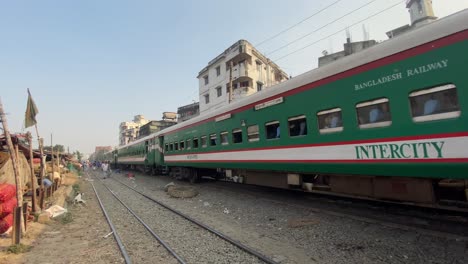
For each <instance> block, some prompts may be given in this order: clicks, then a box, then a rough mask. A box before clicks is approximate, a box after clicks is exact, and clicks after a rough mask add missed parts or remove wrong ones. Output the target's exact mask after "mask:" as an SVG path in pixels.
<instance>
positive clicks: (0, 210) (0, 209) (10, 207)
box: [0, 197, 18, 217]
mask: <svg viewBox="0 0 468 264" xmlns="http://www.w3.org/2000/svg"><path fill="white" fill-rule="evenodd" d="M17 203H18V201H17V200H16V198H15V197H13V198H11V199H10V200H8V201H6V202H4V203H0V217H3V216H6V215H8V214H11V213H13V211H15V207H16V204H17Z"/></svg>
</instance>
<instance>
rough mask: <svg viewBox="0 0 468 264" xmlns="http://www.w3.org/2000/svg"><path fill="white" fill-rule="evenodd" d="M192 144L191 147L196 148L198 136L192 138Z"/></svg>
mask: <svg viewBox="0 0 468 264" xmlns="http://www.w3.org/2000/svg"><path fill="white" fill-rule="evenodd" d="M192 145H193V148H198V138H194V139H193V143H192Z"/></svg>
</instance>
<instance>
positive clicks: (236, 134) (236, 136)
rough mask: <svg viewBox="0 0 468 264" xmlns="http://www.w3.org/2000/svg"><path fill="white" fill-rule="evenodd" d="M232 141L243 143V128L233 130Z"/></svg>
mask: <svg viewBox="0 0 468 264" xmlns="http://www.w3.org/2000/svg"><path fill="white" fill-rule="evenodd" d="M232 142H233V143H234V144H236V143H242V130H240V129H234V130H232Z"/></svg>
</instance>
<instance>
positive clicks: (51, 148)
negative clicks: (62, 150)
mask: <svg viewBox="0 0 468 264" xmlns="http://www.w3.org/2000/svg"><path fill="white" fill-rule="evenodd" d="M52 140H53V139H52V134H50V151H51V153H52V161H51V163H52V177H50V181H52V182H53V181H54V171H55V158H54V145H53V143H52V142H53V141H52Z"/></svg>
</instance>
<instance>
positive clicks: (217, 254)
mask: <svg viewBox="0 0 468 264" xmlns="http://www.w3.org/2000/svg"><path fill="white" fill-rule="evenodd" d="M93 175H94V176H95V177H94V178H95V179H98V182H99V184H96V185H99V187H98V188H97V189H98V192H99V194H100V195H101V193H106V194H103V195H102V196H103V197H104V198H103V200H105V201H104V202H103V203H104V206H105V207H107V206H110V207H111V210H110V211H111V212H109V215H110V218H111V219H112V221H115V226H116V229H117V232H118V233H119V234H120V237H121V239H122V241H123V244H124V246H125V247H126V248H127V250H128V252H129V255H130V258H131V259H138V260H139V261H135V262H139V263H141V262H145V263H158V262H160V263H176V262H177V261H178V262H179V263H276V262H275V261H273V260H271V259H269V258H268V257H266V256H263V255H262V254H260V253H258V252H256V251H255V250H253V249H251V248H249V247H247V246H245V245H243V244H241V243H239V242H237V241H235V240H233V239H231V238H229V237H227V236H226V235H224V234H222V233H219V232H217V231H216V230H212V229H211V230H207V229H206V228H207V226H206V225H205V224H203V223H200V222H197V223H194V222H192V221H193V219H191V220H189V221H187V220H188V219H186V218H184V217H181V216H180V215H177V214H175V212H174V209H172V208H169V207H167V206H165V205H164V204H162V205H161V204H159V205H158V204H155V202H156V203H157V201H155V200H151V199H150V198H149V197H147V196H144V194H141V193H140V194H138V193H137V192H136V190H134V189H132V188H131V186H124V185H122V184H121V183H118V182H116V181H114V180H111V179H105V180H102V179H101V175H100V174H99V173H93ZM106 188H107V190H106ZM111 193H113V194H114V195H115V198H117V197H118V198H119V199H120V200H122V203H125V204H126V206H127V207H128V208H129V209H127V208H124V207H123V206H122V205H121V203H120V202H116V201H115V198H114V201H111V200H110V199H112V198H111V197H110V196H112V194H111ZM117 204H119V205H117ZM130 210H131V211H133V212H134V213H135V215H136V216H135V217H136V218H139V219H140V220H141V221H144V223H145V225H146V226H147V227H148V228H149V229H150V230H151V231H148V230H144V228H143V226H142V225H141V223H139V222H137V221H136V219H135V217H133V216H131V215H130V214H129V213H128V212H129V211H130ZM119 215H120V216H119ZM129 218H133V219H132V220H130V219H129ZM114 219H115V220H114ZM195 222H196V221H195ZM208 228H209V227H208ZM121 230H122V231H121ZM150 232H152V233H155V234H157V235H158V236H159V237H160V238H161V239H162V241H164V242H162V243H166V244H167V248H168V250H169V252H170V251H173V253H175V254H176V256H178V257H175V258H173V257H170V256H169V254H168V251H166V250H164V248H163V247H162V246H161V242H156V241H155V240H154V239H152V242H143V243H142V242H141V241H142V238H144V239H143V240H144V241H146V240H148V237H149V236H150ZM150 241H151V239H150ZM140 243H141V244H140ZM161 251H165V252H161ZM146 253H147V254H146ZM142 254H143V255H142ZM169 258H172V260H170V259H169Z"/></svg>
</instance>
